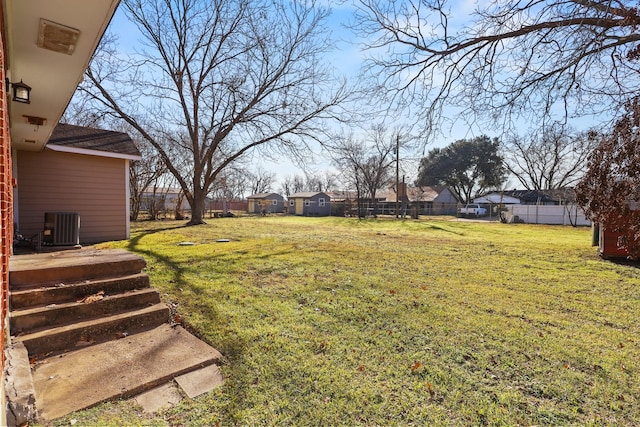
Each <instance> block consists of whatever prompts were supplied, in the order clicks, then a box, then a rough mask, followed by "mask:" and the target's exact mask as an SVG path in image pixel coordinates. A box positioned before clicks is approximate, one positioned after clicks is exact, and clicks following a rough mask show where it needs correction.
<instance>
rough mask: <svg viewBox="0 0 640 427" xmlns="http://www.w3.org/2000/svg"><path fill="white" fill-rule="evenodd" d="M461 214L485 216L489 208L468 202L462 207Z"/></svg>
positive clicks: (463, 215) (462, 215)
mask: <svg viewBox="0 0 640 427" xmlns="http://www.w3.org/2000/svg"><path fill="white" fill-rule="evenodd" d="M459 213H460V216H461V217H463V218H464V217H468V216H474V217H479V216H485V215H486V214H487V210H486V209H485V208H483V207H482V206H480V205H478V204H468V205H465V206H464V207H462V208H460V212H459Z"/></svg>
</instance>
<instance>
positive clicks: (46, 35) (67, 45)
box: [37, 18, 80, 55]
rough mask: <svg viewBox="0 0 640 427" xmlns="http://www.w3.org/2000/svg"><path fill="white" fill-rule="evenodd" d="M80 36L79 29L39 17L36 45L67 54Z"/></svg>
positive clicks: (74, 46) (73, 48) (71, 50)
mask: <svg viewBox="0 0 640 427" xmlns="http://www.w3.org/2000/svg"><path fill="white" fill-rule="evenodd" d="M78 37H80V30H76V29H75V28H71V27H67V26H66V25H62V24H57V23H55V22H52V21H48V20H46V19H42V18H41V19H40V26H39V29H38V42H37V45H38V47H41V48H43V49H47V50H51V51H54V52H58V53H64V54H67V55H71V54H73V51H74V50H75V48H76V43H77V42H78Z"/></svg>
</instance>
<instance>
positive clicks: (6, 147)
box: [0, 3, 13, 425]
mask: <svg viewBox="0 0 640 427" xmlns="http://www.w3.org/2000/svg"><path fill="white" fill-rule="evenodd" d="M2 4H4V3H2ZM2 4H0V34H2V35H4V33H5V32H4V9H3V7H2ZM4 43H5V38H4V37H0V81H2V82H4V81H5V78H6V67H7V64H6V55H5V46H4ZM11 166H12V159H11V138H10V136H9V117H8V106H7V93H6V85H5V84H2V85H0V311H1V315H0V325H1V327H2V333H0V344H1V345H2V349H3V351H2V355H0V365H1V366H0V369H1V371H0V372H2V374H1V375H2V378H0V379H1V380H2V384H4V362H5V355H4V345H5V337H6V334H7V333H8V322H7V320H8V319H7V316H8V301H9V297H8V294H9V257H10V256H11V253H12V245H13V184H12V181H13V172H12V167H11ZM4 396H5V394H4V393H2V394H1V398H0V404H1V407H2V409H0V425H5V423H6V413H5V410H4V408H5V406H6V405H5V403H4Z"/></svg>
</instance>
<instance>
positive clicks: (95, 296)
mask: <svg viewBox="0 0 640 427" xmlns="http://www.w3.org/2000/svg"><path fill="white" fill-rule="evenodd" d="M103 298H104V291H100V292H97V293H95V294H93V295H89V296H86V297H84V298H82V299H81V300H80V301H78V302H83V303H85V304H91V303H92V302H96V301H100V300H101V299H103Z"/></svg>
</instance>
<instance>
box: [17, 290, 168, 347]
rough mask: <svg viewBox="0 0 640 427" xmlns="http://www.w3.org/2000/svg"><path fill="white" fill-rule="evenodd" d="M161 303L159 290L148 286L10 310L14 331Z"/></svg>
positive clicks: (33, 330) (54, 325) (28, 331)
mask: <svg viewBox="0 0 640 427" xmlns="http://www.w3.org/2000/svg"><path fill="white" fill-rule="evenodd" d="M159 302H160V294H159V293H158V291H157V290H156V289H153V288H146V289H140V290H133V291H128V292H126V293H121V294H117V295H107V296H104V295H100V294H94V295H90V296H88V297H86V298H83V299H81V300H79V301H73V302H67V303H60V304H49V305H47V306H39V307H33V308H26V309H20V310H12V311H11V313H10V325H11V334H12V335H18V334H26V333H32V332H35V331H37V330H41V329H45V328H53V327H56V326H62V325H67V324H70V323H73V322H82V321H87V320H91V319H96V318H99V317H102V316H110V315H113V314H116V313H120V312H124V311H131V310H135V309H138V308H143V307H147V306H150V305H154V304H158V303H159Z"/></svg>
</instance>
